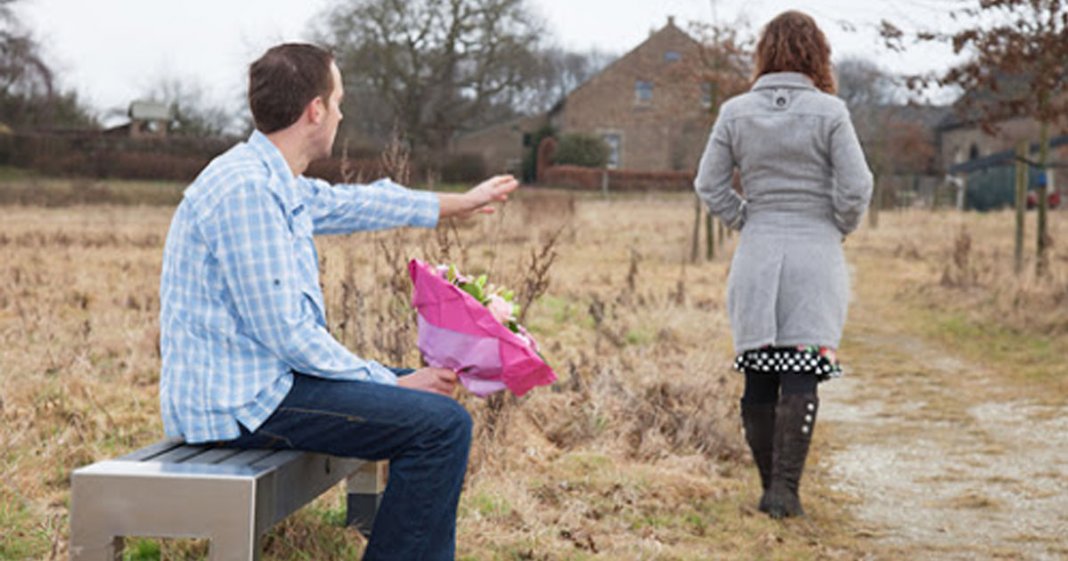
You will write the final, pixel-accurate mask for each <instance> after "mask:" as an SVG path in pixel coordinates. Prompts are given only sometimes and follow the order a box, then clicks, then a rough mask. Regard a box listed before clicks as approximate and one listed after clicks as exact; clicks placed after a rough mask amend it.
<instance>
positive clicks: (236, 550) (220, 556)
mask: <svg viewBox="0 0 1068 561" xmlns="http://www.w3.org/2000/svg"><path fill="white" fill-rule="evenodd" d="M208 559H210V561H259V560H260V536H259V534H258V533H257V532H256V528H255V527H254V526H253V524H252V521H251V520H250V521H249V523H248V524H247V525H246V524H234V525H233V526H231V527H229V528H227V529H226V531H225V532H219V531H217V532H216V533H215V534H213V535H212V536H211V546H210V553H209V555H208Z"/></svg>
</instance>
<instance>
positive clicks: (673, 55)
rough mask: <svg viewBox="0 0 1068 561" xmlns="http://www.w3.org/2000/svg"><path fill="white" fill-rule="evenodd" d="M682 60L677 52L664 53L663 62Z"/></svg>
mask: <svg viewBox="0 0 1068 561" xmlns="http://www.w3.org/2000/svg"><path fill="white" fill-rule="evenodd" d="M681 58H682V55H681V54H679V52H678V51H668V52H666V53H664V62H678V61H679V60H680V59H681Z"/></svg>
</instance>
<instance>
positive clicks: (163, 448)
mask: <svg viewBox="0 0 1068 561" xmlns="http://www.w3.org/2000/svg"><path fill="white" fill-rule="evenodd" d="M184 444H185V443H184V442H183V441H182V439H181V438H168V439H166V440H161V441H159V442H157V443H155V444H152V445H150V446H146V447H144V448H142V449H140V450H135V451H133V452H130V453H129V454H126V455H125V456H122V457H120V458H118V461H121V462H143V461H146V460H150V459H152V458H154V457H156V456H158V455H160V454H163V453H165V452H169V451H171V450H173V449H175V448H178V447H179V446H183V445H184Z"/></svg>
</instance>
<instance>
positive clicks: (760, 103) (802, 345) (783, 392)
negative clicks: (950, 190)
mask: <svg viewBox="0 0 1068 561" xmlns="http://www.w3.org/2000/svg"><path fill="white" fill-rule="evenodd" d="M830 55H831V49H830V46H829V45H828V44H827V39H826V37H825V36H824V34H823V32H822V31H820V29H819V27H818V26H817V25H816V22H815V21H814V20H813V19H812V18H811V17H809V16H808V15H806V14H803V13H800V12H796V11H789V12H784V13H782V14H780V15H779V16H777V17H776V18H775V19H773V20H771V22H769V23H768V24H767V26H766V27H765V28H764V30H763V32H762V34H761V37H760V41H759V43H758V44H757V50H756V56H755V58H756V60H755V72H754V76H755V81H754V83H753V86H752V89H751V90H750V91H749V92H747V93H745V94H742V95H740V96H738V97H735V98H733V99H731V100H729V101H728V102H726V103H724V104H723V106H722V107H721V108H720V112H719V116H718V118H717V119H716V124H715V126H714V127H713V128H712V134H711V137H710V138H709V140H708V146H707V147H706V148H705V152H704V156H703V157H702V158H701V165H700V168H699V170H698V173H697V180H696V181H695V182H694V185H695V187H696V190H697V194H698V196H699V197H700V198H701V200H702V201H704V203H705V204H706V205H708V208H709V210H710V211H711V212H712V213H714V214H716V215H718V216H719V217H720V218H721V219H722V220H723V221H724V222H725V223H727V224H728V225H730V226H731V227H732V228H735V229H738V230H741V232H742V233H741V237H740V241H739V244H738V249H737V251H736V252H735V255H734V260H733V262H732V263H731V271H730V278H729V279H728V283H727V308H728V312H729V314H730V320H731V330H732V332H733V335H734V348H735V352H736V353H737V356H736V359H735V368H736V369H738V370H739V371H741V372H743V373H744V374H745V391H744V394H743V395H742V400H741V409H742V425H743V427H744V428H745V436H746V441H747V442H748V443H749V447H750V449H751V450H752V452H753V459H754V460H755V461H756V465H757V469H758V470H759V471H760V480H761V484H762V485H763V488H764V496H763V497H762V498H761V499H760V510H761V511H764V512H767V513H768V514H769V515H770V516H771V517H772V518H783V517H787V516H802V515H804V511H803V510H802V508H801V501H800V499H799V498H798V494H797V491H798V486H799V483H800V480H801V471H802V469H803V468H804V465H805V458H806V456H807V455H808V449H809V443H810V442H811V440H812V429H813V426H814V423H815V421H816V411H817V409H818V408H819V399H818V397H817V395H816V386H817V383H818V382H821V381H824V380H827V379H829V378H834V377H837V376H840V375H841V369H840V367H839V365H838V361H837V358H836V356H835V350H836V349H837V348H838V342H839V340H840V339H841V336H842V327H843V325H844V323H845V318H846V308H847V306H848V301H849V272H848V270H847V269H846V262H845V257H844V255H843V253H842V241H843V240H844V239H845V236H846V235H847V234H849V233H850V232H852V231H853V230H854V229H856V227H857V224H858V223H859V221H860V217H861V215H862V214H863V213H864V210H865V209H866V208H867V206H868V202H869V201H870V199H871V191H872V175H871V172H870V171H869V169H868V165H867V162H866V161H865V160H864V153H863V152H862V151H861V147H860V143H859V142H858V141H857V136H856V133H855V132H854V130H853V125H852V123H851V122H850V119H849V111H848V110H847V109H846V106H845V104H844V103H843V102H842V101H841V100H840V99H838V98H837V97H835V96H834V93H835V82H834V78H833V76H832V75H831V63H830ZM736 169H737V170H738V172H739V173H740V176H741V185H742V193H741V194H739V193H737V192H735V191H734V190H733V189H732V187H731V184H732V181H731V179H732V176H733V174H734V171H735V170H736Z"/></svg>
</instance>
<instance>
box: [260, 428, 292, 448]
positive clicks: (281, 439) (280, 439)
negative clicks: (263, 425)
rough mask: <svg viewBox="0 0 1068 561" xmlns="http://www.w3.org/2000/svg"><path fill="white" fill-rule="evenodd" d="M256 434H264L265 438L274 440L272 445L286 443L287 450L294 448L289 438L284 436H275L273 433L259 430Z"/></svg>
mask: <svg viewBox="0 0 1068 561" xmlns="http://www.w3.org/2000/svg"><path fill="white" fill-rule="evenodd" d="M256 432H258V433H259V434H262V435H263V436H266V437H268V438H270V439H272V440H273V441H274V442H271V444H275V443H277V442H282V443H284V444H285V445H286V447H287V448H293V441H291V440H289V439H288V438H286V437H284V436H282V435H280V434H275V433H273V432H271V431H268V430H264V429H260V430H258V431H256Z"/></svg>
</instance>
